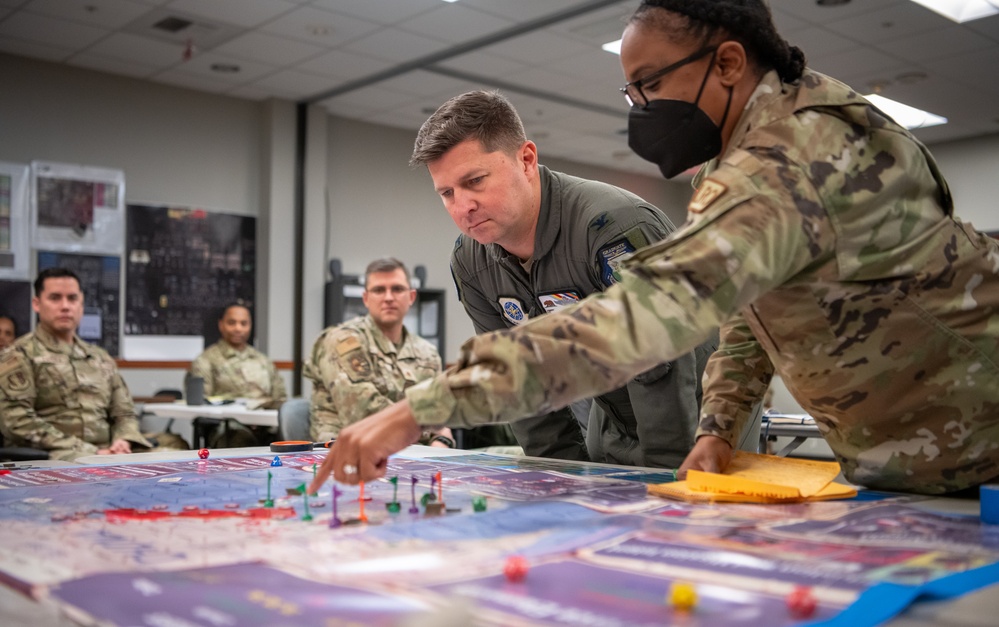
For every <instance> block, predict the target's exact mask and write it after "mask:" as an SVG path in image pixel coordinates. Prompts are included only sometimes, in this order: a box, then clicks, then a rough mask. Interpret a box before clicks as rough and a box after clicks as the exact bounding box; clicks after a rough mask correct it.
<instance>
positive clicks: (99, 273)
mask: <svg viewBox="0 0 999 627" xmlns="http://www.w3.org/2000/svg"><path fill="white" fill-rule="evenodd" d="M46 268H69V269H70V270H72V271H73V272H75V273H76V275H77V276H78V277H80V288H81V289H82V290H83V318H82V319H81V320H80V328H79V329H77V334H78V335H79V336H80V337H81V338H83V339H84V340H86V341H87V342H90V343H91V344H96V345H97V346H100V347H101V348H103V349H104V350H106V351H107V352H108V353H110V354H111V356H112V357H118V356H119V354H120V353H119V350H118V349H119V339H118V336H119V334H120V329H121V324H120V322H121V313H120V311H121V296H120V294H121V259H120V258H119V257H113V256H104V255H74V254H71V253H59V252H39V253H38V271H39V272H41V271H42V270H44V269H46Z"/></svg>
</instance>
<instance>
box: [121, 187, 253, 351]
mask: <svg viewBox="0 0 999 627" xmlns="http://www.w3.org/2000/svg"><path fill="white" fill-rule="evenodd" d="M127 213H128V226H127V234H126V237H125V242H126V259H127V272H126V277H127V278H126V293H127V295H128V297H127V299H126V306H125V338H124V341H125V355H124V356H125V358H126V359H192V358H193V357H196V356H197V354H198V353H200V352H201V350H202V349H203V347H204V344H205V340H206V337H207V338H208V339H211V338H212V337H217V333H218V331H217V320H218V314H219V311H220V310H221V309H222V308H223V307H225V306H226V305H229V304H232V303H233V302H237V301H240V302H242V303H243V304H245V305H246V306H247V307H248V308H249V309H250V311H251V312H252V311H253V305H254V301H255V296H256V263H257V262H256V258H257V255H256V228H257V220H256V218H254V217H250V216H240V215H234V214H228V213H219V212H209V211H204V210H202V209H192V208H186V207H167V206H151V205H140V204H129V205H128V208H127ZM168 336H169V340H168V341H167V337H168ZM177 336H186V337H188V338H194V337H196V338H197V341H195V342H192V341H185V340H184V339H183V337H177ZM192 353H193V354H192Z"/></svg>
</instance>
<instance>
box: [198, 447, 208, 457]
mask: <svg viewBox="0 0 999 627" xmlns="http://www.w3.org/2000/svg"><path fill="white" fill-rule="evenodd" d="M198 457H200V458H201V459H208V449H206V448H203V449H201V450H200V451H198Z"/></svg>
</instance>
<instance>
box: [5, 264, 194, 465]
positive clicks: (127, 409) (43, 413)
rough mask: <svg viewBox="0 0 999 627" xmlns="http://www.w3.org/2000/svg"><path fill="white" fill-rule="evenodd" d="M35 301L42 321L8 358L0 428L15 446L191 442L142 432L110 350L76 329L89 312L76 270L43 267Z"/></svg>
mask: <svg viewBox="0 0 999 627" xmlns="http://www.w3.org/2000/svg"><path fill="white" fill-rule="evenodd" d="M31 304H32V307H33V308H34V310H35V312H36V313H37V314H38V328H37V329H35V331H34V332H33V333H28V334H27V335H24V336H23V337H21V338H20V339H18V340H17V341H16V342H14V344H13V345H12V346H11V347H10V348H8V349H7V350H5V351H4V352H3V356H2V358H0V430H2V431H3V436H4V441H5V443H6V444H7V445H8V446H28V447H31V448H37V449H42V450H45V451H48V452H49V456H50V457H51V458H52V459H60V460H66V461H72V460H74V459H76V458H77V457H82V456H84V455H93V454H98V455H115V454H120V453H133V452H146V451H150V450H157V449H185V448H187V444H186V443H185V442H184V441H183V440H181V439H180V438H179V437H177V436H176V435H173V434H170V433H166V434H158V435H156V436H152V437H146V436H143V435H142V433H140V432H139V421H138V420H137V419H136V417H135V406H134V405H133V404H132V397H131V396H130V395H129V392H128V387H127V386H126V385H125V382H124V381H123V380H122V378H121V374H120V373H119V372H118V366H117V365H116V364H115V362H114V360H113V359H111V357H110V355H108V354H107V352H105V351H104V350H103V349H101V348H98V347H97V346H93V345H91V344H87V343H86V342H84V341H83V340H81V339H80V337H79V336H78V335H77V334H76V329H77V327H79V325H80V319H81V318H82V317H83V292H82V290H81V289H80V280H79V278H77V276H76V274H74V273H73V272H72V271H71V270H66V269H64V268H50V269H47V270H43V271H42V272H41V273H39V275H38V278H37V279H36V280H35V297H34V298H33V299H32V301H31ZM154 439H155V441H153V440H154Z"/></svg>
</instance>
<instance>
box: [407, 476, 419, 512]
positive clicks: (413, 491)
mask: <svg viewBox="0 0 999 627" xmlns="http://www.w3.org/2000/svg"><path fill="white" fill-rule="evenodd" d="M411 481H412V485H411V486H410V490H409V491H410V495H411V496H412V499H413V501H412V503H413V505H412V507H410V508H409V513H410V514H419V513H420V508H419V507H417V506H416V484H417V483H419V482H420V480H419V479H417V478H416V475H413V478H412V480H411Z"/></svg>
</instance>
